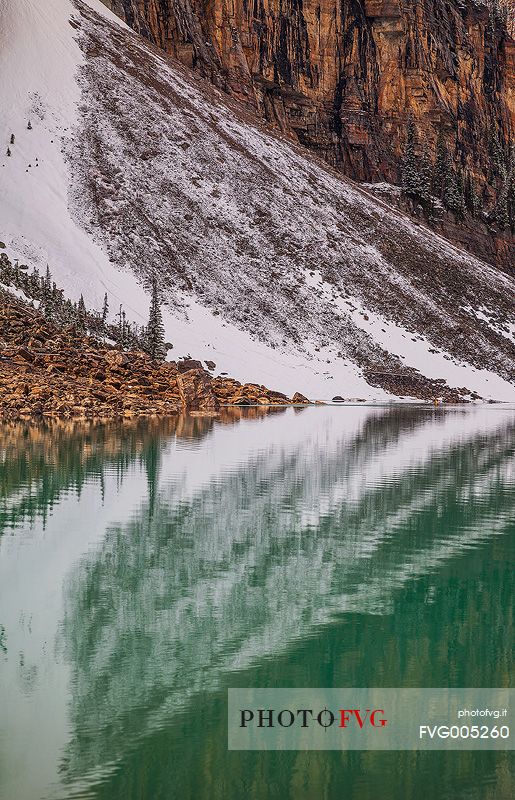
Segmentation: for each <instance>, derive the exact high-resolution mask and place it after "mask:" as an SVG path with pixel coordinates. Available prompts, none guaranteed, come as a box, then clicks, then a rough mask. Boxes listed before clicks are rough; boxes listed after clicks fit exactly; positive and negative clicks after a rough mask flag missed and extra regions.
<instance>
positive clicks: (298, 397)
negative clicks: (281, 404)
mask: <svg viewBox="0 0 515 800" xmlns="http://www.w3.org/2000/svg"><path fill="white" fill-rule="evenodd" d="M291 401H292V403H295V404H301V403H302V404H304V403H309V402H310V401H309V400H308V398H307V397H304V395H303V394H301V393H300V392H295V394H294V395H293V397H292V399H291Z"/></svg>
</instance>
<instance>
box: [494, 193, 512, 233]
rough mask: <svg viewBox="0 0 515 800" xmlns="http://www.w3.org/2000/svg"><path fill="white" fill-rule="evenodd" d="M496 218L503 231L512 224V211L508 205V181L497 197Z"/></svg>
mask: <svg viewBox="0 0 515 800" xmlns="http://www.w3.org/2000/svg"><path fill="white" fill-rule="evenodd" d="M494 220H495V222H496V224H497V226H498V228H500V229H501V230H502V231H504V230H505V229H506V228H509V226H510V213H509V207H508V183H507V182H506V183H505V184H504V186H503V187H502V189H501V191H500V192H499V195H498V197H497V203H496V206H495V210H494Z"/></svg>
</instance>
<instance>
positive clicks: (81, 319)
mask: <svg viewBox="0 0 515 800" xmlns="http://www.w3.org/2000/svg"><path fill="white" fill-rule="evenodd" d="M77 327H78V329H79V330H80V331H81V332H82V333H84V332H85V330H86V305H85V303H84V297H83V296H82V295H81V296H80V297H79V302H78V304H77Z"/></svg>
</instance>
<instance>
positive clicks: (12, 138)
mask: <svg viewBox="0 0 515 800" xmlns="http://www.w3.org/2000/svg"><path fill="white" fill-rule="evenodd" d="M11 144H14V133H11Z"/></svg>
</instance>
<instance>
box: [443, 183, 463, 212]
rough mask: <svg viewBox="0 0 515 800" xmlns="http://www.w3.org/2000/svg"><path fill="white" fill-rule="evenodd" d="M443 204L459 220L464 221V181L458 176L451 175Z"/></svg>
mask: <svg viewBox="0 0 515 800" xmlns="http://www.w3.org/2000/svg"><path fill="white" fill-rule="evenodd" d="M443 202H444V205H445V207H446V208H448V209H449V211H452V212H453V214H454V216H455V217H456V218H457V219H463V217H464V215H465V200H464V197H463V179H462V178H461V177H460V173H458V175H454V174H453V173H452V172H450V173H449V176H448V179H447V184H446V187H445V193H444V198H443Z"/></svg>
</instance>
